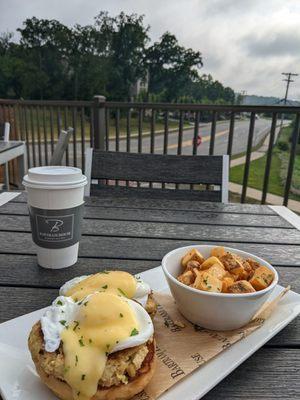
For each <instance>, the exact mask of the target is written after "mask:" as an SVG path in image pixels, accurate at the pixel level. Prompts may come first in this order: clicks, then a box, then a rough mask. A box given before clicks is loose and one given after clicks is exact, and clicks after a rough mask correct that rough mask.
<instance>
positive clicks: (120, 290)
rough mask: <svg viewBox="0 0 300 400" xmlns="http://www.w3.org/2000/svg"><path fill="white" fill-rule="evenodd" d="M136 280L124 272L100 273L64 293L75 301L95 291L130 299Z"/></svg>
mask: <svg viewBox="0 0 300 400" xmlns="http://www.w3.org/2000/svg"><path fill="white" fill-rule="evenodd" d="M136 286H137V282H136V279H135V278H134V277H133V276H132V275H131V274H129V273H128V272H125V271H102V272H98V273H97V274H95V275H91V276H89V277H87V278H86V279H84V280H82V281H80V282H79V283H77V284H76V285H75V286H73V287H72V288H70V289H69V290H68V291H67V292H66V296H70V297H72V298H73V300H75V301H80V300H82V299H84V298H85V297H86V296H88V295H89V294H91V293H94V292H96V291H100V292H106V293H114V294H117V295H120V294H121V295H122V296H125V297H128V298H129V299H131V298H132V297H133V296H134V294H135V292H136Z"/></svg>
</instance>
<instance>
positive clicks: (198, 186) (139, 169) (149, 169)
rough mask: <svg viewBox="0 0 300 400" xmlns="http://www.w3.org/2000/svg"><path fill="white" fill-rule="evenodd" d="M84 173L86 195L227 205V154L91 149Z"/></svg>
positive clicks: (87, 156)
mask: <svg viewBox="0 0 300 400" xmlns="http://www.w3.org/2000/svg"><path fill="white" fill-rule="evenodd" d="M85 173H86V175H87V178H88V182H89V184H88V186H87V188H86V192H85V194H86V195H87V196H89V195H90V194H93V195H101V196H115V197H116V196H118V197H123V196H126V197H128V196H133V197H138V198H139V197H140V198H142V197H145V198H154V199H155V198H156V199H172V200H180V199H181V200H198V201H199V200H201V201H216V202H223V203H227V202H228V156H226V155H224V156H182V155H180V156H179V155H160V154H138V153H123V152H111V151H100V150H93V149H91V148H89V149H87V151H86V166H85ZM120 181H122V182H126V186H121V185H120ZM172 185H173V187H174V188H173V187H172Z"/></svg>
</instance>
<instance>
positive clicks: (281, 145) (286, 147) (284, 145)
mask: <svg viewBox="0 0 300 400" xmlns="http://www.w3.org/2000/svg"><path fill="white" fill-rule="evenodd" d="M277 146H278V149H279V150H281V151H288V150H289V145H288V144H287V143H286V142H283V141H280V142H278V144H277Z"/></svg>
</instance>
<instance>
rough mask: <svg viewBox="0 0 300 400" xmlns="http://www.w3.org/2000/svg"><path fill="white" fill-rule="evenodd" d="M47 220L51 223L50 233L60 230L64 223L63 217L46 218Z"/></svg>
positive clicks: (47, 222)
mask: <svg viewBox="0 0 300 400" xmlns="http://www.w3.org/2000/svg"><path fill="white" fill-rule="evenodd" d="M45 222H46V224H48V225H50V233H56V232H59V229H60V227H61V226H63V224H64V221H62V220H61V219H46V220H45Z"/></svg>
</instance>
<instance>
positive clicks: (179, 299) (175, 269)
mask: <svg viewBox="0 0 300 400" xmlns="http://www.w3.org/2000/svg"><path fill="white" fill-rule="evenodd" d="M214 247H216V246H210V245H201V246H199V245H195V246H186V247H180V248H178V249H175V250H173V251H170V252H169V253H167V254H166V255H165V256H164V258H163V260H162V268H163V271H164V274H165V276H166V279H167V282H168V285H169V287H170V290H171V293H172V295H173V297H174V299H175V301H176V304H177V307H178V309H179V311H180V312H181V313H182V315H183V316H184V317H185V318H186V319H188V320H189V321H191V322H192V323H193V324H196V325H199V326H201V327H204V328H207V329H212V330H216V331H223V330H231V329H238V328H240V327H242V326H244V325H246V324H247V323H248V322H250V320H251V319H252V317H253V316H254V315H255V314H256V312H257V311H258V310H259V309H260V307H261V306H262V305H263V304H264V303H265V301H266V300H267V299H268V297H269V296H270V294H271V293H272V291H273V290H274V288H275V286H276V285H277V283H278V274H277V271H276V270H275V268H273V267H272V265H270V264H269V263H268V262H267V261H265V260H263V259H261V258H259V257H257V256H254V255H253V254H251V253H247V252H245V251H241V250H237V249H232V248H230V247H224V248H225V250H227V251H230V252H232V253H235V254H237V255H239V256H241V257H243V258H252V259H253V260H255V261H258V262H259V263H260V264H261V265H264V266H266V267H268V268H269V269H270V270H271V271H273V272H274V280H273V282H272V283H271V285H270V286H268V287H267V288H266V289H264V290H261V291H259V292H255V293H245V294H233V293H211V292H205V291H202V290H198V289H194V288H191V287H189V286H187V285H184V284H183V283H181V282H179V281H178V280H177V279H176V278H177V276H178V275H180V274H181V273H182V268H181V264H180V261H181V258H182V257H183V256H184V255H185V254H186V253H187V252H188V251H189V250H191V249H192V248H196V249H197V250H199V251H200V253H201V254H202V255H203V256H204V258H207V257H209V256H210V251H211V249H212V248H214Z"/></svg>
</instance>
